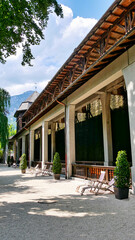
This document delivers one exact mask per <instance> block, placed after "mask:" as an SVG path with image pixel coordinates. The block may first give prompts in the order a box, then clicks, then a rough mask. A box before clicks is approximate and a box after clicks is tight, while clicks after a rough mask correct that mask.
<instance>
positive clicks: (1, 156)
mask: <svg viewBox="0 0 135 240" xmlns="http://www.w3.org/2000/svg"><path fill="white" fill-rule="evenodd" d="M1 159H3V150H2V149H0V160H1Z"/></svg>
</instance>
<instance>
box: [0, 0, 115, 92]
mask: <svg viewBox="0 0 135 240" xmlns="http://www.w3.org/2000/svg"><path fill="white" fill-rule="evenodd" d="M58 2H59V3H60V4H62V8H63V13H64V18H63V19H62V18H59V17H57V16H56V15H55V14H54V13H52V14H50V18H49V21H48V26H47V28H46V29H45V31H44V34H45V40H42V41H41V43H40V45H39V46H33V47H32V53H33V55H34V57H35V59H34V60H33V61H32V64H33V67H29V66H22V65H21V60H22V53H21V51H20V49H19V50H18V52H17V54H16V55H13V56H10V57H8V58H7V62H6V63H5V64H1V63H0V73H1V74H0V88H4V89H5V90H7V91H8V92H9V93H10V95H11V96H13V95H18V94H21V93H23V92H25V91H29V90H37V91H38V92H39V93H40V92H41V91H42V90H43V89H44V88H45V86H46V85H47V83H48V81H50V80H51V79H52V78H53V76H54V75H55V74H56V72H57V71H58V70H59V68H60V67H61V66H62V65H63V64H64V63H65V61H66V60H67V59H68V57H69V56H70V55H71V54H72V52H73V51H74V49H75V48H76V47H77V46H78V45H79V44H80V42H81V41H82V40H83V39H84V38H85V36H86V35H87V34H88V32H89V31H90V30H91V28H92V27H93V26H94V25H95V24H96V23H97V21H98V20H99V19H100V18H101V17H102V15H103V14H104V13H105V11H106V10H107V9H108V8H109V7H110V6H111V4H112V3H113V2H114V1H113V0H58Z"/></svg>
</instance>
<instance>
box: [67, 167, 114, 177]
mask: <svg viewBox="0 0 135 240" xmlns="http://www.w3.org/2000/svg"><path fill="white" fill-rule="evenodd" d="M114 168H115V167H112V166H108V167H106V166H99V165H98V166H97V165H84V164H72V173H73V177H79V178H85V179H89V178H97V179H98V178H99V176H100V173H101V171H105V172H106V174H105V180H106V181H110V180H111V179H112V178H113V173H114Z"/></svg>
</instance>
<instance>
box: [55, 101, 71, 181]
mask: <svg viewBox="0 0 135 240" xmlns="http://www.w3.org/2000/svg"><path fill="white" fill-rule="evenodd" d="M56 102H57V103H59V104H61V105H63V106H64V108H65V179H67V177H68V169H67V131H66V130H67V129H66V104H65V103H62V102H59V101H58V100H56Z"/></svg>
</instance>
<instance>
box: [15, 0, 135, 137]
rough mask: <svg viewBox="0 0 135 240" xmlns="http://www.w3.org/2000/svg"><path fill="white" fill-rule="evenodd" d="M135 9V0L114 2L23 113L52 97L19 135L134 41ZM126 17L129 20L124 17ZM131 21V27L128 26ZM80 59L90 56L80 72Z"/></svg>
mask: <svg viewBox="0 0 135 240" xmlns="http://www.w3.org/2000/svg"><path fill="white" fill-rule="evenodd" d="M131 11H132V16H131ZM134 12H135V0H133V1H132V0H116V1H115V2H114V3H113V4H112V5H111V7H110V8H109V9H108V10H107V12H106V13H105V14H104V15H103V17H102V18H101V19H100V20H99V21H98V23H97V24H96V25H95V26H94V27H93V29H92V30H91V31H90V32H89V33H88V35H87V36H86V37H85V39H84V40H83V41H82V42H81V43H80V45H79V46H78V47H77V48H76V49H75V50H74V52H73V53H72V55H71V56H70V57H69V58H68V60H67V61H66V62H65V63H64V65H63V66H62V67H61V68H60V69H59V71H58V72H57V73H56V74H55V76H54V77H53V78H52V80H51V81H50V82H49V83H48V84H47V86H46V87H45V89H44V90H43V91H42V92H41V94H40V95H39V96H38V98H37V99H36V100H35V102H34V103H33V104H32V105H31V106H30V108H29V111H26V112H25V113H24V115H23V117H24V118H26V117H28V116H29V114H30V112H33V111H34V109H35V106H36V107H37V106H39V105H40V103H41V102H42V101H43V99H44V98H46V99H47V97H49V98H52V99H51V101H50V102H49V103H48V104H47V106H45V107H43V108H42V109H41V111H39V112H38V113H37V114H36V115H35V116H33V117H31V119H30V121H29V122H28V123H27V124H26V125H25V127H24V128H23V129H22V130H21V131H20V132H18V133H17V134H16V135H18V134H20V133H21V132H22V131H23V130H24V129H26V128H28V127H29V126H30V125H31V124H33V123H34V122H35V121H37V120H38V119H39V118H41V117H42V116H43V115H44V114H45V113H47V112H48V111H50V110H51V109H52V108H53V107H54V106H56V105H57V104H58V103H57V102H56V100H59V101H63V100H64V99H65V98H66V97H67V96H69V95H70V94H71V93H73V92H74V91H75V90H76V89H77V88H79V87H80V86H81V85H83V84H84V83H86V82H87V81H88V80H89V79H90V78H92V77H93V76H94V75H95V74H97V73H98V72H99V71H101V70H102V69H103V68H105V67H106V66H107V65H108V64H109V63H111V62H112V61H114V60H115V59H116V58H117V57H119V56H120V55H121V54H122V53H124V52H125V51H126V50H127V49H128V48H130V47H131V46H133V45H134V44H135V13H134ZM127 16H128V17H127ZM126 17H127V20H125V18H126ZM130 17H132V19H130ZM126 21H129V22H126ZM131 24H132V27H131V26H129V25H131ZM102 51H103V52H102ZM81 60H87V68H86V69H85V67H84V69H83V70H82V73H81V74H80V69H81V68H78V66H81V65H80V64H81V63H80V62H81ZM81 67H82V66H81ZM77 68H78V69H79V70H78V69H77ZM73 73H74V75H73ZM78 74H79V75H78ZM68 78H72V80H73V81H72V82H70V84H68V81H67V79H68ZM62 81H65V85H66V88H65V89H63V91H61V92H60V93H59V94H58V95H57V96H56V97H54V98H53V95H54V93H55V89H56V88H57V87H58V85H61V83H62ZM66 81H67V82H66Z"/></svg>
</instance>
